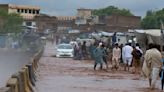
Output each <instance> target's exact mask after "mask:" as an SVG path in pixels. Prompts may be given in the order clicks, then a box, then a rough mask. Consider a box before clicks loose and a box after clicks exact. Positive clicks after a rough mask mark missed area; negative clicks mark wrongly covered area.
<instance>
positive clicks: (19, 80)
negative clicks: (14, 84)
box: [11, 72, 25, 92]
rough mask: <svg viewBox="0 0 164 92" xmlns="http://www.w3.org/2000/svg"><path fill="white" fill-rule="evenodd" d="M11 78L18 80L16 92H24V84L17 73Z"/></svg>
mask: <svg viewBox="0 0 164 92" xmlns="http://www.w3.org/2000/svg"><path fill="white" fill-rule="evenodd" d="M11 78H16V79H17V80H18V92H25V90H24V88H25V87H24V84H23V78H22V76H21V74H20V73H19V72H17V73H15V74H13V75H12V76H11Z"/></svg>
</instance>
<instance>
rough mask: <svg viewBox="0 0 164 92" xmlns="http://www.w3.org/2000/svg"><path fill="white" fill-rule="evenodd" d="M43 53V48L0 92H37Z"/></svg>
mask: <svg viewBox="0 0 164 92" xmlns="http://www.w3.org/2000/svg"><path fill="white" fill-rule="evenodd" d="M42 53H43V48H42V49H41V50H40V51H39V52H38V53H36V54H35V55H34V56H33V57H32V59H31V60H30V62H29V63H28V64H26V65H25V66H24V67H23V68H22V69H21V70H19V71H18V72H16V73H15V74H13V75H12V76H11V78H9V80H8V81H7V83H6V87H2V88H0V92H35V83H36V81H37V75H36V74H37V69H38V66H39V60H40V58H41V56H42Z"/></svg>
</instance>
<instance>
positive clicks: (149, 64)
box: [142, 44, 162, 89]
mask: <svg viewBox="0 0 164 92" xmlns="http://www.w3.org/2000/svg"><path fill="white" fill-rule="evenodd" d="M161 59H162V55H161V53H160V51H159V50H158V49H157V45H155V44H149V50H147V51H146V53H145V56H144V64H143V67H142V71H143V74H144V75H145V76H146V77H147V78H149V85H150V87H151V89H154V88H155V83H156V81H157V79H158V77H159V72H160V69H161V68H162V62H161Z"/></svg>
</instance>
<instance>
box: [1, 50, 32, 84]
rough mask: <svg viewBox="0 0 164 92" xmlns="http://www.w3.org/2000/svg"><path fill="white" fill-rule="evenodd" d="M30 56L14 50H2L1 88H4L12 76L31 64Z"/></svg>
mask: <svg viewBox="0 0 164 92" xmlns="http://www.w3.org/2000/svg"><path fill="white" fill-rule="evenodd" d="M30 56H31V55H30V54H28V53H25V52H22V51H18V50H14V49H10V50H9V49H0V87H4V86H5V85H6V82H7V80H8V79H9V78H10V76H11V75H12V74H14V73H15V72H17V71H19V70H20V69H21V68H22V67H23V65H25V64H27V63H28V62H29V60H30V58H29V57H30Z"/></svg>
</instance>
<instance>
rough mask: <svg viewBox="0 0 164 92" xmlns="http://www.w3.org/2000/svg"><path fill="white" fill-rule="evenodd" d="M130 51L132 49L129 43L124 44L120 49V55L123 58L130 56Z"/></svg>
mask: <svg viewBox="0 0 164 92" xmlns="http://www.w3.org/2000/svg"><path fill="white" fill-rule="evenodd" d="M132 51H133V48H132V47H131V46H129V45H126V46H124V47H123V49H122V57H123V58H126V57H132Z"/></svg>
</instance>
